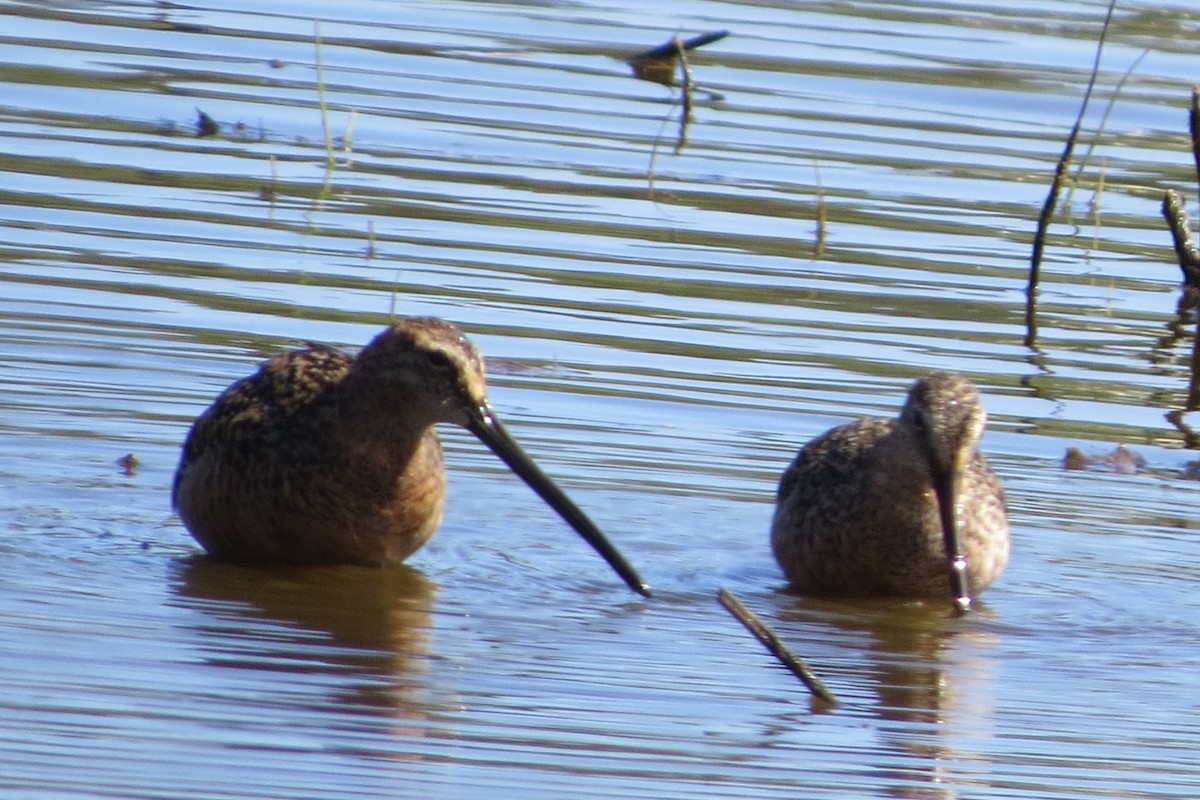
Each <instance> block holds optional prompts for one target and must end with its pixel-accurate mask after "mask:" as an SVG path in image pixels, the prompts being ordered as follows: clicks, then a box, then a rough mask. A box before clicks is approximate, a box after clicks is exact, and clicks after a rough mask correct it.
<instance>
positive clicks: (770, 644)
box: [717, 589, 838, 706]
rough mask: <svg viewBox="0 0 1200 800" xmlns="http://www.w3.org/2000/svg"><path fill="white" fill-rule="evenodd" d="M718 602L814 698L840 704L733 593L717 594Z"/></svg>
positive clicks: (726, 590)
mask: <svg viewBox="0 0 1200 800" xmlns="http://www.w3.org/2000/svg"><path fill="white" fill-rule="evenodd" d="M717 600H718V601H720V603H721V605H723V606H724V607H725V610H726V611H728V612H729V613H730V614H732V615H733V616H734V618H735V619H737V621H738V622H740V623H742V625H744V626H746V630H748V631H750V633H752V634H754V638H756V639H758V640H759V641H760V642H762V644H763V646H764V647H766V648H767V650H768V651H769V652H770V653H771V655H773V656H775V658H777V659H779V661H780V663H782V664H783V665H784V666H785V667H787V668H788V669H790V670H791V671H792V674H794V675H795V676H796V677H797V678H799V679H800V680H801V682H803V683H804V685H805V686H807V687H808V690H809V691H810V692H812V694H813V697H815V698H817V699H818V700H821V701H823V702H825V703H828V704H829V705H833V706H836V705H837V704H838V699H837V697H835V696H834V694H833V692H831V691H829V689H827V688H826V687H825V684H823V683H821V679H820V678H818V677H817V676H816V675H814V674H813V672H812V670H810V669H809V668H808V665H807V664H805V663H804V662H803V661H801V660H800V659H799V658H797V657H796V656H794V655H792V653H791V652H790V651H789V650H788V649H787V647H785V646H784V644H783V642H781V641H779V637H777V636H776V635H775V634H774V632H772V631H771V629H770V628H768V627H767V626H766V625H765V624H763V622H762V620H760V619H759V618H758V617H756V616H755V615H754V612H752V611H751V610H750V609H748V608H746V607H745V606H744V605H742V601H740V600H738V599H737V598H736V597H734V596H733V592H731V591H729V590H728V589H722V590H721V591H720V592H718V593H717Z"/></svg>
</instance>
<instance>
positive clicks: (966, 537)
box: [771, 372, 1009, 611]
mask: <svg viewBox="0 0 1200 800" xmlns="http://www.w3.org/2000/svg"><path fill="white" fill-rule="evenodd" d="M986 421H987V415H986V413H985V412H984V410H983V403H982V402H981V400H980V398H979V392H978V391H977V390H976V389H975V387H974V386H973V385H972V384H971V382H970V381H968V380H967V379H966V378H964V377H962V376H961V375H956V374H954V373H949V372H934V373H931V374H929V375H927V376H925V377H924V378H921V379H920V380H918V381H917V382H916V383H915V384H913V386H912V389H911V390H909V393H908V400H907V401H906V402H905V404H904V408H903V409H902V410H901V411H900V416H899V417H898V418H895V419H860V420H858V421H856V422H851V423H849V424H848V425H843V426H841V427H839V428H834V429H833V430H831V431H829V432H827V433H825V434H823V435H822V436H819V437H817V438H816V439H814V440H813V441H811V442H809V443H808V444H807V445H805V446H804V448H803V449H801V450H800V454H799V455H798V456H796V460H795V461H794V462H792V465H791V466H790V467H788V469H787V470H786V471H785V472H784V473H783V478H782V479H781V480H780V482H779V493H778V504H777V506H776V508H775V520H774V522H773V524H772V527H771V546H772V549H774V551H775V559H776V560H777V561H778V562H779V565H780V566H781V567H782V568H783V571H784V574H785V575H786V576H787V579H788V581H789V582H790V583H791V585H792V587H793V588H795V589H796V590H798V591H800V592H802V593H808V594H814V595H826V596H836V595H841V596H907V597H934V596H937V595H943V596H944V595H945V593H946V592H947V591H950V592H951V595H952V597H953V599H954V602H955V605H956V607H957V608H958V610H959V611H966V610H967V609H968V608H969V607H970V604H971V591H972V590H974V591H975V592H979V591H982V590H983V589H986V588H987V587H988V586H989V585H991V583H992V582H993V581H995V580H996V578H997V577H998V576H999V575H1000V573H1001V572H1002V571H1003V570H1004V566H1005V564H1007V563H1008V548H1009V540H1008V516H1007V511H1006V508H1005V500H1004V487H1003V486H1002V485H1001V483H1000V479H999V478H997V477H996V475H995V473H993V472H992V469H991V467H990V466H988V462H987V459H985V458H984V457H983V454H982V453H980V452H979V449H978V445H979V440H980V437H981V436H982V435H983V429H984V425H985V423H986Z"/></svg>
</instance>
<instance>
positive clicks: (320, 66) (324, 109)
mask: <svg viewBox="0 0 1200 800" xmlns="http://www.w3.org/2000/svg"><path fill="white" fill-rule="evenodd" d="M313 28H314V40H315V42H316V48H317V103H318V105H319V106H320V107H321V132H322V133H323V134H324V135H325V161H326V162H327V166H328V168H329V169H330V170H332V169H333V167H334V154H333V132H332V131H330V130H329V106H328V105H327V104H326V102H325V60H324V58H323V57H322V55H321V22H320V20H316V21H314V22H313Z"/></svg>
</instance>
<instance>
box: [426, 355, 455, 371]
mask: <svg viewBox="0 0 1200 800" xmlns="http://www.w3.org/2000/svg"><path fill="white" fill-rule="evenodd" d="M425 358H426V359H428V361H429V366H431V367H433V368H434V369H436V370H438V371H439V372H445V371H447V370H450V369H452V368H453V367H454V363H453V362H452V361H451V360H450V356H448V355H446V354H445V353H443V352H442V351H441V350H434V351H432V352H430V353H429V354H427V355H426V356H425Z"/></svg>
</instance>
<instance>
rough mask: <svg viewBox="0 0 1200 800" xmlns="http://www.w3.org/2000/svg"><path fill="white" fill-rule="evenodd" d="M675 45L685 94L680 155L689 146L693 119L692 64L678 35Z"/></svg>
mask: <svg viewBox="0 0 1200 800" xmlns="http://www.w3.org/2000/svg"><path fill="white" fill-rule="evenodd" d="M675 47H676V48H677V49H678V51H679V74H680V75H681V76H682V81H681V84H682V85H681V87H680V88H681V90H682V95H683V96H682V98H681V100H680V104H681V105H682V110H681V111H680V114H679V137H678V138H677V139H676V140H675V155H679V154H680V153H682V152H683V148H685V147H687V129H688V123H690V122H691V121H692V66H691V64H689V63H688V58H687V51H686V50H684V47H683V42H682V41H680V40H679V37H678V36H676V37H675Z"/></svg>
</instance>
